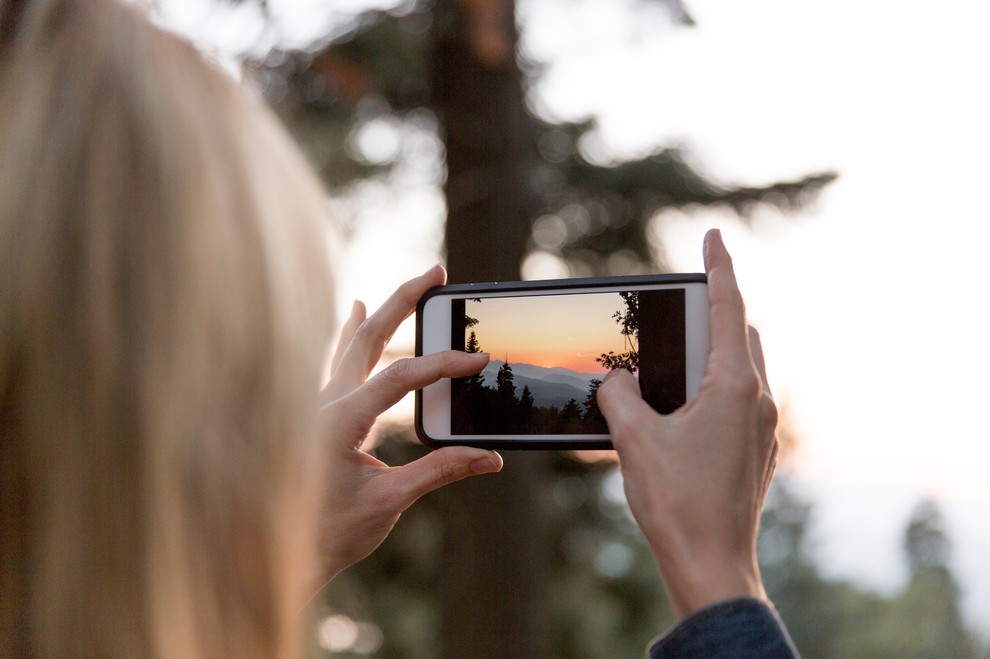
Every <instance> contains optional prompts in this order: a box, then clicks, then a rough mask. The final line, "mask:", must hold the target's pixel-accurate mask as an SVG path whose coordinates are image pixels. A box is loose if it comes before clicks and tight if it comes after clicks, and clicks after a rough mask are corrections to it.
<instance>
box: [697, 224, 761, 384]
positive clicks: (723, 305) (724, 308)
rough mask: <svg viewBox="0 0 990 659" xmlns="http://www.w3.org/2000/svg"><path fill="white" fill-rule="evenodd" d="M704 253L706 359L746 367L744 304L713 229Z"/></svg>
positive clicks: (728, 258)
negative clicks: (707, 317) (707, 316)
mask: <svg viewBox="0 0 990 659" xmlns="http://www.w3.org/2000/svg"><path fill="white" fill-rule="evenodd" d="M704 254H705V270H706V272H707V274H708V302H709V305H710V307H711V310H710V321H709V324H710V327H709V331H710V333H711V346H712V347H711V358H710V361H713V362H721V361H727V362H728V363H729V364H731V365H733V366H736V367H746V366H748V362H749V360H750V355H749V341H748V340H747V330H748V326H747V324H746V307H745V304H744V303H743V299H742V294H741V293H740V292H739V286H738V284H737V282H736V274H735V270H734V269H733V267H732V257H731V256H730V255H729V252H728V250H726V248H725V243H723V242H722V234H721V233H720V232H719V231H718V230H717V229H713V230H711V231H709V232H708V233H707V234H706V235H705V243H704Z"/></svg>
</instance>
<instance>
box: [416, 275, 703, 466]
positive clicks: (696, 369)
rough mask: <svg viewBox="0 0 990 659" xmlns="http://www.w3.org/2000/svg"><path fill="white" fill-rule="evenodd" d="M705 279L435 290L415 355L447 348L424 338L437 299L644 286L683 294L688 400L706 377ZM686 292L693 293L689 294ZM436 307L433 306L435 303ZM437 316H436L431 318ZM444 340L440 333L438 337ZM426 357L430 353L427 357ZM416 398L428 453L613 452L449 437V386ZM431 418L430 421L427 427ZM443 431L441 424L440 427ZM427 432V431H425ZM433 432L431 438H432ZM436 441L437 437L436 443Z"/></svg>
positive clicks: (588, 444)
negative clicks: (452, 449)
mask: <svg viewBox="0 0 990 659" xmlns="http://www.w3.org/2000/svg"><path fill="white" fill-rule="evenodd" d="M707 281H708V280H707V277H706V276H705V275H704V274H703V273H687V274H667V275H635V276H623V277H584V278H575V279H544V280H536V281H510V282H481V283H474V284H452V285H447V286H437V287H434V288H432V289H430V290H429V291H427V292H426V293H425V294H424V295H423V297H422V298H421V299H420V301H419V303H418V304H417V306H416V355H417V356H420V355H423V354H431V353H433V352H440V351H442V350H449V349H450V341H449V334H448V335H447V337H448V338H447V340H446V345H443V343H442V342H439V343H435V342H433V341H432V339H433V337H434V336H436V335H437V334H436V332H434V333H432V334H431V335H430V336H429V337H428V336H427V328H426V324H427V322H428V319H427V318H426V313H425V310H426V308H427V306H428V305H429V304H430V301H431V300H434V299H435V298H439V297H444V298H448V299H451V298H470V297H483V296H493V295H494V296H499V297H507V296H512V295H520V294H525V295H529V294H532V295H553V294H567V293H573V292H574V291H577V290H580V289H592V290H597V291H601V292H609V291H610V290H616V291H618V290H631V289H635V288H638V287H639V288H641V287H644V286H658V287H661V288H684V289H685V325H686V328H685V330H686V331H685V341H686V345H685V354H686V358H687V364H686V374H685V375H686V379H687V382H686V385H687V398H688V400H690V399H691V397H692V396H694V394H695V393H696V392H697V389H698V386H699V385H700V382H701V377H702V375H703V373H704V368H705V362H706V361H707V356H708V346H709V338H708V293H707ZM689 291H696V292H694V293H691V292H689ZM434 304H435V303H434ZM446 309H447V313H446V317H445V318H443V319H442V321H436V320H432V321H430V322H434V323H437V322H439V324H440V325H439V326H440V327H446V328H449V322H450V321H449V319H450V315H449V309H450V305H449V304H448V305H446ZM434 315H435V314H434ZM440 336H443V333H442V332H441V333H440ZM427 351H428V352H427ZM426 389H427V390H428V391H424V390H423V389H419V390H417V391H416V395H415V408H416V409H415V427H416V434H417V436H418V437H419V439H420V441H421V442H422V443H423V444H425V445H427V446H429V447H431V448H440V447H443V446H475V447H480V448H488V449H519V450H547V449H552V450H575V449H578V450H580V449H611V448H612V442H611V440H610V438H609V437H608V436H607V435H511V436H505V435H499V436H493V435H456V436H455V435H451V434H450V432H449V427H450V426H449V424H450V380H449V379H447V378H444V379H441V380H440V381H438V382H437V383H434V384H432V385H430V386H429V387H427V388H426ZM443 403H445V406H444V405H443ZM427 414H430V415H431V416H430V421H429V422H427V421H426V417H427ZM436 418H440V419H445V421H446V424H445V427H446V428H447V432H446V433H442V432H436V426H437V422H436V420H435V419H436ZM440 425H441V427H444V423H443V421H441V422H440ZM428 426H429V429H428ZM431 431H432V432H431ZM434 435H440V436H439V437H437V436H434Z"/></svg>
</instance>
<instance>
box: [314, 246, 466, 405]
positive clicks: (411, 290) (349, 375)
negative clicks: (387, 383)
mask: <svg viewBox="0 0 990 659" xmlns="http://www.w3.org/2000/svg"><path fill="white" fill-rule="evenodd" d="M446 280H447V273H446V271H445V270H444V269H443V268H442V267H441V266H439V265H435V266H433V267H432V268H430V269H429V270H427V271H426V272H425V273H423V274H422V275H420V276H419V277H416V278H415V279H410V280H409V281H407V282H406V283H404V284H402V286H400V287H399V288H398V289H396V291H395V292H394V293H392V295H391V296H390V297H389V298H388V299H387V300H386V301H385V303H384V304H383V305H382V306H381V307H380V308H379V309H378V310H377V311H376V312H375V313H373V314H372V315H371V317H369V318H368V319H367V320H365V321H364V322H363V323H361V326H360V327H358V329H357V331H356V332H355V334H354V337H353V338H352V339H351V342H350V345H348V347H347V350H346V351H345V352H344V355H343V356H342V357H341V359H340V363H339V364H338V372H337V374H336V376H335V377H334V378H332V380H333V379H336V380H337V382H336V383H335V384H334V387H335V388H339V389H341V390H343V391H351V390H353V389H355V388H356V387H357V386H359V385H360V384H361V383H362V382H364V380H365V378H367V377H368V373H370V372H371V369H372V368H374V366H375V364H377V363H378V360H379V359H380V358H381V356H382V351H384V350H385V345H386V344H387V343H388V342H389V340H390V339H391V338H392V335H393V334H394V333H395V330H396V329H398V327H399V325H401V324H402V321H404V320H405V319H406V318H408V317H409V315H410V314H411V313H412V312H413V311H414V310H415V308H416V303H417V302H419V299H420V298H421V297H423V294H424V293H425V292H426V291H428V290H429V289H431V288H433V287H434V286H439V285H441V284H443V283H444V282H445V281H446Z"/></svg>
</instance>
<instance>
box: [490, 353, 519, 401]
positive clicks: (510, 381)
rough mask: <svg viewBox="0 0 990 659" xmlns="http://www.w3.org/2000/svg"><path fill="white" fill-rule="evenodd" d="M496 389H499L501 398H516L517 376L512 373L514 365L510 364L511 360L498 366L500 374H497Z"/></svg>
mask: <svg viewBox="0 0 990 659" xmlns="http://www.w3.org/2000/svg"><path fill="white" fill-rule="evenodd" d="M495 390H496V391H498V394H499V397H500V398H502V399H513V400H515V398H516V385H515V376H514V375H513V374H512V366H510V365H509V362H505V363H504V364H502V365H501V366H499V367H498V374H497V375H496V376H495Z"/></svg>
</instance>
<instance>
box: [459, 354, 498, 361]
mask: <svg viewBox="0 0 990 659" xmlns="http://www.w3.org/2000/svg"><path fill="white" fill-rule="evenodd" d="M464 354H466V355H470V356H471V358H472V359H477V360H479V361H481V360H483V359H489V358H490V357H491V353H488V352H466V353H464Z"/></svg>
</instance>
